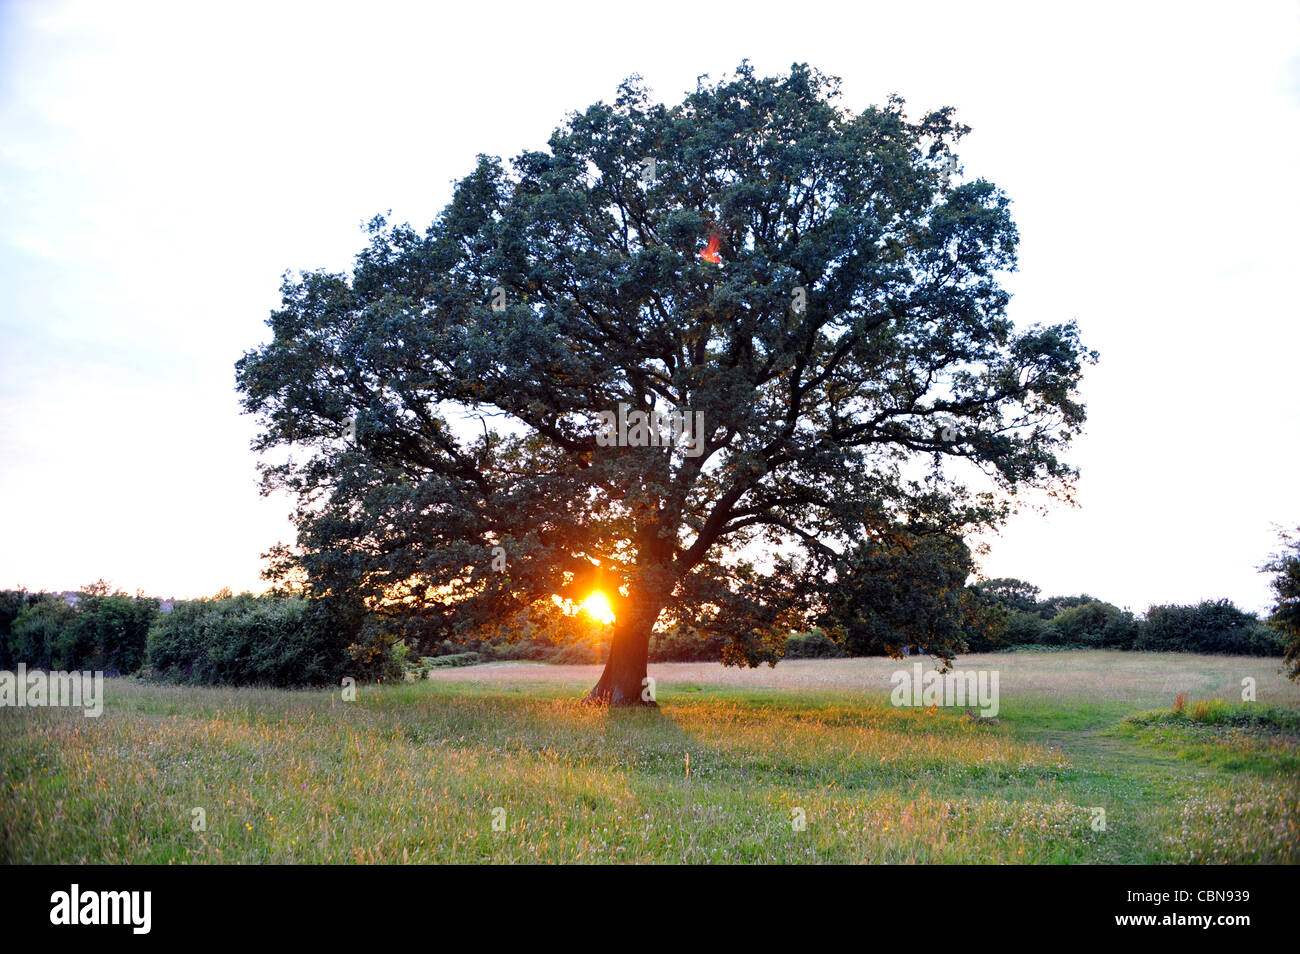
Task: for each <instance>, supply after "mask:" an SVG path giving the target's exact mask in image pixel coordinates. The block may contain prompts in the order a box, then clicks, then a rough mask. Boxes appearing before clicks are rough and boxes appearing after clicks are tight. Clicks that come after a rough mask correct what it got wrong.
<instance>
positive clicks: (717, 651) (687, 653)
mask: <svg viewBox="0 0 1300 954" xmlns="http://www.w3.org/2000/svg"><path fill="white" fill-rule="evenodd" d="M725 642H726V639H725V637H723V636H720V635H718V634H713V633H710V634H703V633H699V632H696V631H695V630H694V629H692V628H690V627H689V626H682V625H680V624H678V625H674V626H670V627H669V628H668V629H667V630H666V631H665V632H662V633H655V634H654V635H653V636H651V637H650V659H651V661H652V662H721V661H722V646H723V644H724V643H725Z"/></svg>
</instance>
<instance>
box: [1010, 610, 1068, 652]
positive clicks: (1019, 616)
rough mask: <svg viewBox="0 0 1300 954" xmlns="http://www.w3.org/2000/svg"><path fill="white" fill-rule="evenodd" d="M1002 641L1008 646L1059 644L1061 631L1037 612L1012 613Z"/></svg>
mask: <svg viewBox="0 0 1300 954" xmlns="http://www.w3.org/2000/svg"><path fill="white" fill-rule="evenodd" d="M1002 641H1003V643H1004V644H1005V645H1006V646H1008V647H1015V646H1059V645H1060V644H1061V631H1060V630H1058V629H1057V628H1056V626H1055V625H1054V624H1053V623H1052V622H1051V621H1050V620H1045V619H1043V618H1042V617H1041V616H1039V615H1038V614H1037V613H1024V612H1022V613H1012V614H1011V617H1010V618H1009V619H1008V620H1007V625H1006V628H1005V629H1004V630H1003V631H1002Z"/></svg>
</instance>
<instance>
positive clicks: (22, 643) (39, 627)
mask: <svg viewBox="0 0 1300 954" xmlns="http://www.w3.org/2000/svg"><path fill="white" fill-rule="evenodd" d="M76 619H77V611H76V610H75V609H73V608H72V607H71V606H69V605H68V604H67V603H66V602H64V600H63V598H62V597H60V596H56V595H54V594H50V593H42V594H40V595H39V596H37V597H36V598H35V599H34V600H33V601H32V602H30V603H28V604H27V605H26V606H24V607H23V608H22V610H21V611H20V612H19V613H18V616H17V617H16V618H15V619H14V621H13V624H12V625H11V627H10V633H9V656H10V658H11V659H12V660H13V662H14V664H17V663H25V664H26V665H28V666H31V667H32V668H34V669H64V670H70V669H79V668H81V667H80V666H79V665H78V663H80V661H81V654H80V651H79V649H78V646H77V645H76V635H75V634H74V633H73V624H74V623H75V622H76Z"/></svg>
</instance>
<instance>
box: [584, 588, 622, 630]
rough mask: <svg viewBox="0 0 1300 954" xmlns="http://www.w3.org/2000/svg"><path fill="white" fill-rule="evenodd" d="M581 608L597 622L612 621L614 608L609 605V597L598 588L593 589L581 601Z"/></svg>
mask: <svg viewBox="0 0 1300 954" xmlns="http://www.w3.org/2000/svg"><path fill="white" fill-rule="evenodd" d="M582 609H583V611H584V612H586V614H587V615H588V616H590V617H591V618H592V619H594V620H596V622H598V623H612V622H614V608H613V607H612V606H610V605H609V597H607V596H606V595H605V594H604V593H602V592H601V591H600V590H595V591H593V592H592V593H591V595H590V596H588V597H587V598H586V599H585V600H583V601H582Z"/></svg>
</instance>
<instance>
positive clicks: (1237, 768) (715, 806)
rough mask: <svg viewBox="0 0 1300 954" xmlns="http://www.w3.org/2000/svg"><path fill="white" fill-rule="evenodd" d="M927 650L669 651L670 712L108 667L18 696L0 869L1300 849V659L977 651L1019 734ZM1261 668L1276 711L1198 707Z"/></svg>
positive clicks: (532, 684)
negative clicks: (152, 680) (75, 705)
mask: <svg viewBox="0 0 1300 954" xmlns="http://www.w3.org/2000/svg"><path fill="white" fill-rule="evenodd" d="M906 666H907V664H902V663H898V662H895V661H890V660H886V659H855V660H827V661H811V660H809V661H794V660H792V661H787V662H783V663H781V664H780V665H778V666H777V667H776V669H774V670H773V669H767V668H764V669H761V670H753V671H743V670H733V669H724V668H722V667H720V666H716V665H704V664H699V665H696V664H671V665H657V666H652V667H651V674H652V675H653V676H654V677H655V678H656V680H657V684H658V687H657V688H658V698H659V702H660V705H661V707H662V708H661V709H660V710H659V711H657V712H656V711H645V710H639V711H603V710H595V709H591V708H588V707H584V706H582V705H580V704H578V702H577V701H576V700H577V698H578V697H579V696H580V695H581V693H582V692H583V691H584V690H585V689H587V688H589V687H590V686H591V685H592V684H593V683H594V682H595V679H596V677H597V675H598V670H597V669H596V668H595V667H584V666H567V667H565V666H544V665H539V664H527V663H503V664H494V665H489V666H477V667H471V668H466V669H459V670H446V671H439V672H436V673H435V674H434V676H433V678H431V679H430V680H429V681H426V682H420V683H408V684H403V685H393V686H383V687H379V686H363V687H360V689H359V698H358V699H357V701H355V702H351V703H346V702H343V701H342V699H341V697H340V693H339V691H338V690H334V691H326V690H322V691H311V692H286V691H277V690H234V689H194V688H182V687H172V686H158V685H149V684H145V683H141V682H137V681H134V680H110V681H109V682H108V683H107V702H106V705H105V711H104V714H103V716H102V717H100V718H98V719H92V718H85V717H84V716H83V715H82V714H81V712H80V710H58V709H13V708H7V709H0V767H2V768H3V783H2V786H0V860H3V861H5V862H10V863H13V862H47V863H48V862H76V863H85V862H92V863H94V862H108V863H121V862H131V863H140V862H153V863H159V862H161V863H166V862H224V863H231V862H404V861H405V862H489V861H494V862H532V861H548V862H550V861H579V862H609V861H615V862H624V861H626V862H648V861H682V862H759V861H763V862H812V861H819V862H999V863H1000V862H1033V863H1073V862H1082V863H1143V862H1177V863H1186V862H1194V863H1195V862H1283V863H1295V862H1296V861H1297V860H1300V748H1298V746H1300V728H1298V726H1300V686H1296V685H1295V684H1292V683H1288V682H1287V681H1286V680H1285V679H1283V678H1282V677H1281V676H1279V675H1278V674H1277V668H1278V662H1277V661H1276V660H1270V659H1252V658H1244V657H1219V656H1187V655H1157V654H1144V653H1121V652H1068V653H1015V654H999V655H989V656H966V657H962V658H961V659H959V660H958V661H957V668H959V669H996V670H998V671H999V673H1000V689H1001V711H1000V712H999V713H998V723H997V724H996V725H994V724H987V723H975V722H972V721H971V720H970V719H967V718H963V717H962V715H961V713H960V711H953V710H950V709H943V708H939V709H930V710H927V709H905V708H896V707H894V706H892V705H890V702H889V690H890V682H889V674H890V673H892V672H893V671H895V670H897V669H900V668H905V667H906ZM1245 677H1251V678H1253V679H1255V680H1256V681H1257V694H1258V701H1257V702H1256V703H1254V704H1251V705H1249V706H1248V707H1242V706H1240V705H1236V706H1226V707H1225V706H1201V707H1200V708H1199V710H1197V707H1196V706H1195V702H1196V701H1198V700H1202V701H1203V700H1209V699H1214V698H1219V699H1224V700H1228V701H1229V702H1230V703H1231V702H1237V701H1239V700H1240V698H1241V681H1242V679H1243V678H1245ZM1180 692H1185V693H1187V696H1188V698H1189V699H1190V700H1191V701H1192V702H1191V704H1189V706H1188V707H1187V709H1186V710H1184V712H1183V714H1181V715H1176V714H1173V713H1171V712H1170V711H1168V710H1169V709H1170V707H1171V706H1172V704H1173V702H1174V698H1175V696H1177V695H1178V694H1179V693H1180ZM1161 709H1163V710H1164V711H1163V712H1151V711H1149V710H1161ZM1141 713H1145V714H1141ZM1130 716H1131V717H1132V718H1129V717H1130ZM688 762H689V772H688ZM195 809H202V810H203V816H204V820H205V822H206V830H201V831H196V830H194V829H195V825H194V822H195V818H196V816H195V812H194V810H195ZM1094 809H1104V811H1105V830H1097V829H1096V828H1095V827H1094V822H1095V820H1096V819H1097V818H1098V816H1097V814H1096V813H1095V811H1094ZM799 819H802V820H803V825H802V826H799V825H798V824H797V822H798V820H799ZM494 821H495V822H496V823H497V827H498V828H501V829H502V830H494V824H493V823H494Z"/></svg>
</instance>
